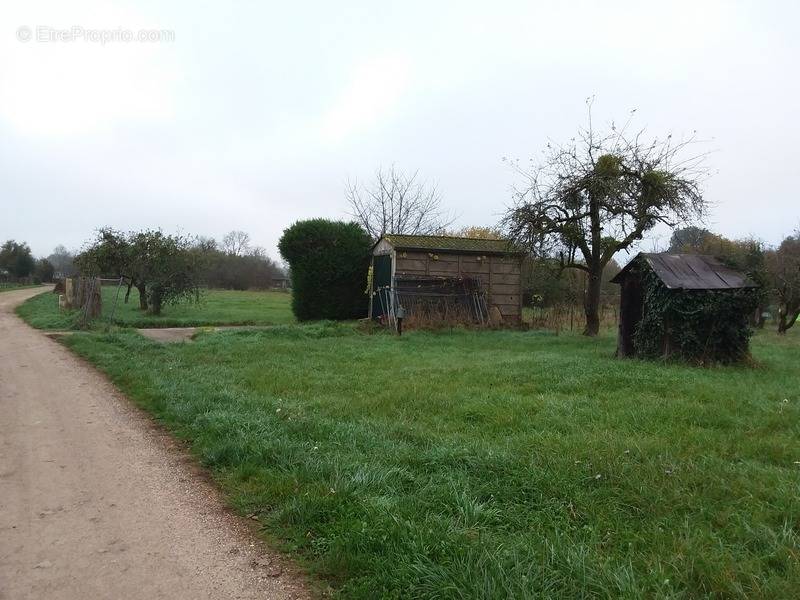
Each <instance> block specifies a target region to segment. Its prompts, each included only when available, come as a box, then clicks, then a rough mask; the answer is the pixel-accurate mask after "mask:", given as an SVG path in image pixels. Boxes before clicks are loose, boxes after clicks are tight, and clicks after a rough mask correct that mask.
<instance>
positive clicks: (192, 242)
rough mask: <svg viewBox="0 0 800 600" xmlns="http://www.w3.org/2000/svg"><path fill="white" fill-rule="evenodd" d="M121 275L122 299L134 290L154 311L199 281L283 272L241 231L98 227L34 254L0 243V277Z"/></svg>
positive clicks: (223, 285) (269, 282)
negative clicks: (82, 238)
mask: <svg viewBox="0 0 800 600" xmlns="http://www.w3.org/2000/svg"><path fill="white" fill-rule="evenodd" d="M79 273H80V274H83V275H88V276H100V277H106V278H113V279H118V278H121V279H122V280H123V281H124V283H125V286H126V292H125V302H128V301H129V299H130V295H131V291H132V290H133V289H136V290H137V291H138V298H139V306H140V308H141V309H142V310H146V311H149V312H151V313H154V314H159V313H160V312H161V309H162V307H163V306H164V305H165V304H169V303H174V302H177V301H179V300H182V299H185V300H196V299H198V298H199V295H200V291H201V289H202V288H204V287H211V288H219V289H233V290H247V289H267V288H270V287H272V286H273V282H274V280H275V279H276V278H283V277H284V273H283V270H282V269H281V267H280V266H279V265H278V264H277V263H276V262H275V261H273V260H272V259H271V258H270V257H269V256H268V255H267V253H266V252H265V251H264V249H263V248H260V247H258V246H254V245H253V244H252V243H251V241H250V236H249V234H247V233H246V232H243V231H231V232H230V233H228V234H227V235H225V236H224V237H223V238H222V241H221V242H220V243H218V242H217V241H216V240H214V239H213V238H204V237H189V236H181V235H168V234H165V233H163V232H162V231H160V230H153V229H150V230H142V231H132V232H121V231H116V230H114V229H112V228H108V227H106V228H101V229H99V230H98V231H97V233H96V235H95V237H94V239H93V240H91V241H90V242H89V243H88V244H87V245H86V247H85V248H84V249H83V250H82V251H80V252H77V253H73V252H70V251H68V250H67V249H66V248H65V247H64V246H57V247H56V248H55V249H54V251H53V252H52V253H51V254H50V255H49V256H48V257H46V258H39V259H36V258H35V257H34V256H33V253H32V252H31V249H30V247H29V246H28V244H26V243H24V242H16V241H14V240H9V241H7V242H6V243H4V244H3V246H2V248H0V281H2V280H4V279H5V280H8V281H29V282H35V283H42V282H44V283H47V282H51V281H53V280H54V279H63V278H64V277H72V276H75V275H77V274H79Z"/></svg>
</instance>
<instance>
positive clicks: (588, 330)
mask: <svg viewBox="0 0 800 600" xmlns="http://www.w3.org/2000/svg"><path fill="white" fill-rule="evenodd" d="M583 308H584V311H585V312H586V327H584V329H583V335H588V336H590V337H593V336H595V335H597V334H598V333H600V275H597V274H594V273H591V274H589V284H588V287H587V288H586V297H585V298H584V299H583Z"/></svg>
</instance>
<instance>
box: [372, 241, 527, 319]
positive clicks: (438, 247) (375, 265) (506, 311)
mask: <svg viewBox="0 0 800 600" xmlns="http://www.w3.org/2000/svg"><path fill="white" fill-rule="evenodd" d="M521 263H522V253H521V252H520V251H519V250H517V249H515V248H514V247H513V245H512V244H511V243H510V242H509V241H508V240H505V239H480V238H460V237H449V236H432V235H395V234H387V235H384V236H383V237H381V238H380V239H379V240H378V242H377V243H376V244H375V246H374V247H373V249H372V266H371V268H370V284H369V286H370V287H369V289H370V291H371V293H370V304H369V314H370V317H372V318H373V319H383V320H388V321H389V322H393V321H394V319H396V318H397V316H398V315H400V316H403V317H405V318H406V319H407V320H408V321H409V322H411V323H416V324H418V325H421V324H431V325H436V324H438V323H459V322H460V323H478V324H490V323H491V324H495V325H498V324H518V323H519V322H520V321H521V319H522V294H521V291H520V285H521V277H520V272H521Z"/></svg>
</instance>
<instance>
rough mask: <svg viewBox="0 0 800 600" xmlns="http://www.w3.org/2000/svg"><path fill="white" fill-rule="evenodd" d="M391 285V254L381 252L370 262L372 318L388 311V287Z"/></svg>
mask: <svg viewBox="0 0 800 600" xmlns="http://www.w3.org/2000/svg"><path fill="white" fill-rule="evenodd" d="M391 287H392V255H391V254H381V255H379V256H376V257H374V258H373V262H372V294H373V295H372V318H373V319H377V318H379V317H381V316H382V315H384V314H386V313H388V312H389V298H390V288H391Z"/></svg>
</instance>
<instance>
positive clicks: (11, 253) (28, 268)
mask: <svg viewBox="0 0 800 600" xmlns="http://www.w3.org/2000/svg"><path fill="white" fill-rule="evenodd" d="M35 268H36V259H34V258H33V254H31V249H30V247H29V246H28V244H26V243H25V242H15V241H14V240H8V241H7V242H5V243H4V244H3V245H2V246H0V269H2V270H5V271H8V274H9V275H10V276H11V277H14V278H17V279H21V278H23V277H28V276H29V275H31V274H32V273H33V270H34V269H35Z"/></svg>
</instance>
